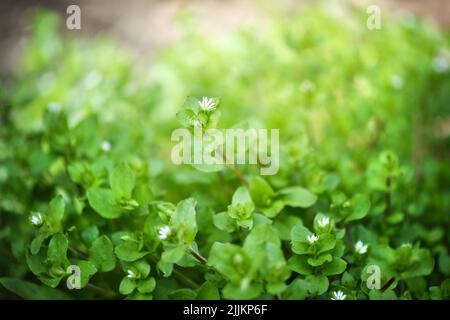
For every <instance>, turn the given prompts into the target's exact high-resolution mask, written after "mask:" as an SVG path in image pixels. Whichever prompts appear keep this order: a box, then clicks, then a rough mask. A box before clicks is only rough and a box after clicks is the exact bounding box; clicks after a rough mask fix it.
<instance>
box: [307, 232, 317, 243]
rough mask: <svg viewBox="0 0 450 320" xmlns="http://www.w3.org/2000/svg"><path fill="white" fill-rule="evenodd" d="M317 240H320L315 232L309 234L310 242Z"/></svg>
mask: <svg viewBox="0 0 450 320" xmlns="http://www.w3.org/2000/svg"><path fill="white" fill-rule="evenodd" d="M317 240H319V237H318V236H316V235H315V234H314V233H313V234H310V235H309V236H308V242H309V243H311V244H312V243H314V242H316V241H317Z"/></svg>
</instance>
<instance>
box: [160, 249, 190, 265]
mask: <svg viewBox="0 0 450 320" xmlns="http://www.w3.org/2000/svg"><path fill="white" fill-rule="evenodd" d="M185 253H186V246H177V247H175V248H171V249H169V250H166V251H164V252H163V253H162V255H161V259H162V260H163V261H164V262H168V263H177V262H178V261H180V260H181V258H183V256H184V254H185Z"/></svg>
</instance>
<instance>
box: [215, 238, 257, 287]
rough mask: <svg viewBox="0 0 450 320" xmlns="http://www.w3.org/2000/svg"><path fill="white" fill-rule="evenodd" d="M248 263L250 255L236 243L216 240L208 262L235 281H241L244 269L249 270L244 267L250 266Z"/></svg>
mask: <svg viewBox="0 0 450 320" xmlns="http://www.w3.org/2000/svg"><path fill="white" fill-rule="evenodd" d="M248 263H249V261H248V257H247V256H246V255H245V253H244V252H243V250H242V249H241V248H240V247H238V246H236V245H233V244H230V243H220V242H215V243H214V244H213V245H212V247H211V251H210V253H209V259H208V264H209V265H210V266H212V267H214V268H215V269H216V270H218V271H219V272H220V273H221V274H222V275H224V276H225V277H226V278H228V279H230V280H231V281H233V282H236V283H239V282H240V281H241V279H242V276H243V275H244V272H243V271H245V272H246V271H247V270H245V269H243V268H244V267H248V265H249V264H248Z"/></svg>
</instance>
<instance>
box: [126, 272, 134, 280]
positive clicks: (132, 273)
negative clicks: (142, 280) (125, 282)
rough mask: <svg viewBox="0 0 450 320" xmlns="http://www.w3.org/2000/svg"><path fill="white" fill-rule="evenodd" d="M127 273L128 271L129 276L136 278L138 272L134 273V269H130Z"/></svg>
mask: <svg viewBox="0 0 450 320" xmlns="http://www.w3.org/2000/svg"><path fill="white" fill-rule="evenodd" d="M127 273H128V275H127V278H132V279H133V278H136V274H135V273H134V271H133V270H128V271H127Z"/></svg>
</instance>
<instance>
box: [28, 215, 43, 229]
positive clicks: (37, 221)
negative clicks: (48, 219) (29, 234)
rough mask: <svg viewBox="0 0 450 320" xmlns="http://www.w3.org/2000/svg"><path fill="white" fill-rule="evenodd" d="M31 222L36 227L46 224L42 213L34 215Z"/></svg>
mask: <svg viewBox="0 0 450 320" xmlns="http://www.w3.org/2000/svg"><path fill="white" fill-rule="evenodd" d="M30 222H31V224H33V225H35V226H39V225H41V224H42V222H44V219H43V218H42V214H41V213H40V212H38V213H35V214H33V215H32V216H31V218H30Z"/></svg>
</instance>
